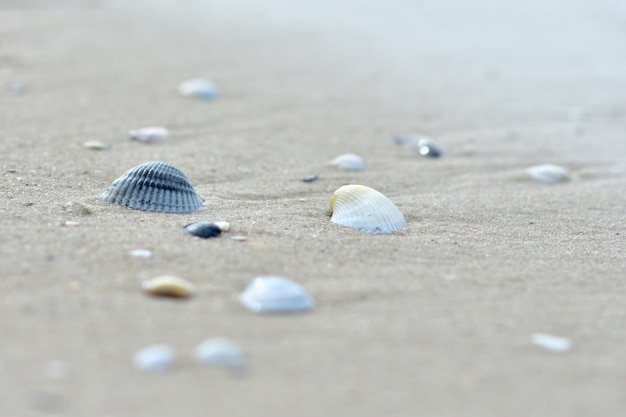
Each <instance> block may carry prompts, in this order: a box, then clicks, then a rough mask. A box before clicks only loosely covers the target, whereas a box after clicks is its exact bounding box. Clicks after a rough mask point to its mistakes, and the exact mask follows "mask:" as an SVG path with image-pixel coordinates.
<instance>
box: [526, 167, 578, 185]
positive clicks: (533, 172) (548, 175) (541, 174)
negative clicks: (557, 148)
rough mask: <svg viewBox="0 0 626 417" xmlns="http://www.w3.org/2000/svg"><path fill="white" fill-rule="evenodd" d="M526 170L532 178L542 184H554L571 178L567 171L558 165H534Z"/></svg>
mask: <svg viewBox="0 0 626 417" xmlns="http://www.w3.org/2000/svg"><path fill="white" fill-rule="evenodd" d="M526 172H528V175H530V177H531V178H532V179H533V180H535V181H537V182H542V183H544V184H556V183H559V182H565V181H569V180H570V179H571V175H570V173H569V171H568V170H567V169H565V168H563V167H562V166H559V165H552V164H545V165H534V166H532V167H529V168H527V169H526Z"/></svg>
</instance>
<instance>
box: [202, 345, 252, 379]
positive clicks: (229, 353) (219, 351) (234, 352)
mask: <svg viewBox="0 0 626 417" xmlns="http://www.w3.org/2000/svg"><path fill="white" fill-rule="evenodd" d="M193 356H194V358H195V360H196V362H199V363H202V364H206V365H213V366H221V367H226V368H230V369H231V370H232V371H234V372H241V371H243V370H244V368H245V367H246V364H245V362H244V360H243V355H242V354H241V349H239V346H237V345H236V344H234V343H233V342H231V341H230V340H228V339H224V338H221V337H218V338H214V339H208V340H205V341H204V342H202V343H200V344H199V345H198V346H197V347H196V348H195V349H194V351H193Z"/></svg>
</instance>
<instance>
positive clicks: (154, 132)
mask: <svg viewBox="0 0 626 417" xmlns="http://www.w3.org/2000/svg"><path fill="white" fill-rule="evenodd" d="M128 136H129V137H130V139H131V140H136V141H138V142H144V143H151V144H153V143H161V142H163V141H164V140H165V139H167V137H168V136H169V131H168V130H167V129H166V128H164V127H163V126H150V127H142V128H140V129H132V130H129V131H128Z"/></svg>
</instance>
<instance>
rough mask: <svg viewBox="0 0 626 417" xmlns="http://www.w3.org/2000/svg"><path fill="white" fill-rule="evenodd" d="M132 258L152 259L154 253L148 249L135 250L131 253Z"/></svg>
mask: <svg viewBox="0 0 626 417" xmlns="http://www.w3.org/2000/svg"><path fill="white" fill-rule="evenodd" d="M129 254H130V256H132V257H133V258H144V259H148V258H152V251H150V250H148V249H133V250H131V251H130V252H129Z"/></svg>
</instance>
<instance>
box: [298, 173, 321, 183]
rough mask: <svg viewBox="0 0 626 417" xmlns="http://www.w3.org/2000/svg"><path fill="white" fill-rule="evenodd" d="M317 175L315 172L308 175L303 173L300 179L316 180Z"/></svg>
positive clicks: (305, 180) (304, 180)
mask: <svg viewBox="0 0 626 417" xmlns="http://www.w3.org/2000/svg"><path fill="white" fill-rule="evenodd" d="M318 178H319V177H318V176H317V174H309V175H305V176H304V177H302V181H303V182H313V181H315V180H317V179H318Z"/></svg>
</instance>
